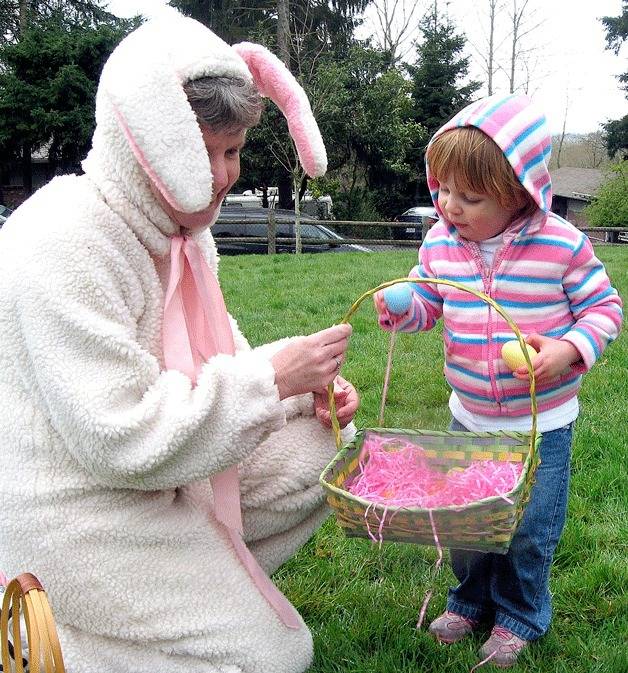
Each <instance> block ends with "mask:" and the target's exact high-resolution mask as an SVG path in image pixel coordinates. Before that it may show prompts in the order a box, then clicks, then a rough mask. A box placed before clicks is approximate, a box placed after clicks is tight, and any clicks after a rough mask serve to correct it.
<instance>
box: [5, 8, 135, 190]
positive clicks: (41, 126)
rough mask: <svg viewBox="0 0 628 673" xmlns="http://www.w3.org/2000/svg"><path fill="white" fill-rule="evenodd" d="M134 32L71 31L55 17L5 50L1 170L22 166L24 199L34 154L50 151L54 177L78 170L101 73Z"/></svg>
mask: <svg viewBox="0 0 628 673" xmlns="http://www.w3.org/2000/svg"><path fill="white" fill-rule="evenodd" d="M130 27H131V23H129V22H120V23H119V24H118V25H111V24H103V25H100V26H99V27H97V28H92V27H87V26H84V25H80V24H69V25H68V23H66V20H65V17H64V16H62V15H61V13H60V12H57V13H54V14H53V15H52V16H50V17H49V18H48V19H43V20H41V21H38V23H37V25H36V26H32V27H30V28H27V29H26V30H24V31H23V32H22V34H21V35H20V40H19V42H15V43H13V44H6V45H4V47H2V49H0V168H5V169H6V168H7V167H8V165H9V164H11V163H12V162H16V161H20V160H21V162H22V164H23V169H24V171H23V175H24V189H25V192H26V194H28V193H29V192H30V191H31V185H30V166H31V153H32V152H34V151H36V150H41V149H42V148H46V149H47V153H48V158H49V161H50V164H51V166H50V170H51V173H53V174H54V173H55V172H68V171H73V170H76V169H77V168H78V167H79V161H80V160H81V159H82V158H83V156H84V155H85V153H86V152H87V150H88V148H89V143H90V140H91V136H92V133H93V130H94V106H95V94H96V87H97V84H98V79H99V77H100V71H101V70H102V66H103V64H104V62H105V60H106V59H107V57H108V56H109V54H110V53H111V51H112V50H113V48H114V47H115V45H116V44H117V43H118V42H119V41H120V40H121V39H122V37H123V36H124V35H125V34H126V32H127V31H128V30H129V29H130Z"/></svg>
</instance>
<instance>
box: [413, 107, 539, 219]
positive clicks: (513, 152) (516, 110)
mask: <svg viewBox="0 0 628 673" xmlns="http://www.w3.org/2000/svg"><path fill="white" fill-rule="evenodd" d="M460 126H475V127H476V128H478V129H480V130H481V131H483V132H484V133H486V135H487V136H489V137H490V138H492V139H493V141H494V142H495V143H497V145H498V146H499V147H500V148H501V150H502V152H503V153H504V156H505V157H506V158H507V159H508V162H509V163H510V165H511V166H512V168H513V170H514V172H515V175H516V176H517V178H519V182H521V184H522V185H523V187H524V188H525V190H526V191H527V192H528V193H529V194H530V195H531V196H532V198H533V199H534V201H535V203H536V204H537V205H538V207H539V209H540V210H541V211H543V212H544V213H548V212H549V210H550V208H551V205H552V182H551V179H550V174H549V168H548V163H549V158H550V153H551V149H552V143H551V138H550V135H549V132H548V129H547V122H546V120H545V115H544V114H543V112H541V110H539V108H537V107H536V105H535V104H534V103H533V102H532V101H531V100H530V99H529V98H527V97H526V96H521V95H517V94H512V95H509V96H503V95H495V96H489V97H488V98H483V99H482V100H479V101H476V102H475V103H471V105H468V106H467V107H465V108H464V109H463V110H461V111H460V112H458V114H457V115H456V116H455V117H453V119H451V120H450V121H448V122H447V123H446V124H445V125H444V126H443V127H441V128H440V129H439V130H438V131H437V132H436V133H435V134H434V137H433V138H432V140H431V141H430V144H431V143H432V142H434V139H435V138H437V137H438V136H440V135H441V134H443V133H445V131H450V130H451V129H454V128H457V127H460ZM426 167H427V184H428V186H429V189H430V193H431V195H432V200H433V201H434V206H435V207H436V210H437V212H438V214H439V215H440V216H441V217H443V213H442V212H441V211H440V209H439V207H438V191H439V187H440V185H439V182H438V180H436V179H435V178H434V177H433V176H432V175H431V174H430V168H429V165H427V166H426Z"/></svg>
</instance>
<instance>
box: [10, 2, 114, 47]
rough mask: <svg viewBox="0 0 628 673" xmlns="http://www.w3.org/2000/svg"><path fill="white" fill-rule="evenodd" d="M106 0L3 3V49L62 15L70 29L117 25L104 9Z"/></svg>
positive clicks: (111, 15)
mask: <svg viewBox="0 0 628 673" xmlns="http://www.w3.org/2000/svg"><path fill="white" fill-rule="evenodd" d="M105 4H106V2H105V0H2V2H0V28H1V30H0V45H2V44H6V43H13V42H17V41H19V39H20V37H21V35H22V33H24V31H26V30H27V29H33V28H36V27H38V26H41V25H43V24H44V23H45V22H46V21H47V20H48V19H50V17H52V16H54V15H62V16H63V19H64V22H65V23H66V24H68V25H82V26H91V27H95V26H98V25H101V24H103V23H113V24H115V23H116V22H117V19H116V17H114V16H113V14H110V13H109V12H108V11H107V10H106V9H104V7H103V5H105Z"/></svg>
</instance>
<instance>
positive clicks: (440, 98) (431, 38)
mask: <svg viewBox="0 0 628 673" xmlns="http://www.w3.org/2000/svg"><path fill="white" fill-rule="evenodd" d="M420 29H421V33H422V35H423V39H422V41H421V42H420V44H419V45H418V47H417V60H416V62H415V64H414V65H408V66H407V70H408V73H409V75H410V77H411V78H412V103H413V109H414V118H415V120H416V121H417V122H419V123H420V124H422V125H423V126H425V128H426V129H427V131H428V133H429V135H430V136H431V135H432V134H433V133H434V132H435V131H437V130H438V128H439V127H440V126H442V124H444V123H445V122H446V121H447V120H448V119H450V118H451V117H452V116H453V115H454V114H455V113H456V112H457V111H458V110H460V109H461V108H462V107H464V106H465V105H467V104H468V103H470V102H471V100H472V96H473V94H474V93H475V92H476V91H477V90H478V89H479V88H480V82H475V81H472V82H468V83H466V84H464V80H465V78H466V77H467V76H468V74H469V62H470V57H469V56H462V53H463V51H464V48H465V45H466V38H465V37H464V35H461V34H457V33H456V31H455V27H454V26H453V24H451V23H449V22H447V23H443V22H441V21H440V19H439V17H438V15H437V14H436V13H435V12H432V13H430V14H428V15H427V16H425V17H424V18H423V20H422V21H421V23H420Z"/></svg>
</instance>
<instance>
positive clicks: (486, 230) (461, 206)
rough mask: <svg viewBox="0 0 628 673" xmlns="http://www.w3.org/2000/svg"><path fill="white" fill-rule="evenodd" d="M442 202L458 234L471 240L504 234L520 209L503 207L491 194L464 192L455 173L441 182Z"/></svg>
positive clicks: (444, 211)
mask: <svg viewBox="0 0 628 673" xmlns="http://www.w3.org/2000/svg"><path fill="white" fill-rule="evenodd" d="M438 205H439V207H440V209H441V210H442V211H443V213H444V214H445V217H446V218H447V219H448V220H449V221H450V222H451V223H452V224H453V225H454V226H455V227H456V229H457V230H458V233H459V234H460V235H461V236H462V237H463V238H466V239H467V240H469V241H485V240H486V239H487V238H493V236H497V235H498V234H501V233H502V231H504V229H506V227H508V225H509V224H510V222H511V221H512V219H513V217H514V215H515V213H516V212H517V209H516V208H515V209H512V210H510V209H507V208H504V207H503V206H500V205H499V203H497V201H495V199H493V198H491V197H490V196H488V195H487V194H476V193H475V192H469V191H461V190H459V189H458V188H457V187H456V182H455V180H454V179H453V176H451V175H450V176H448V178H447V180H444V181H443V182H441V183H440V188H439V191H438Z"/></svg>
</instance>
